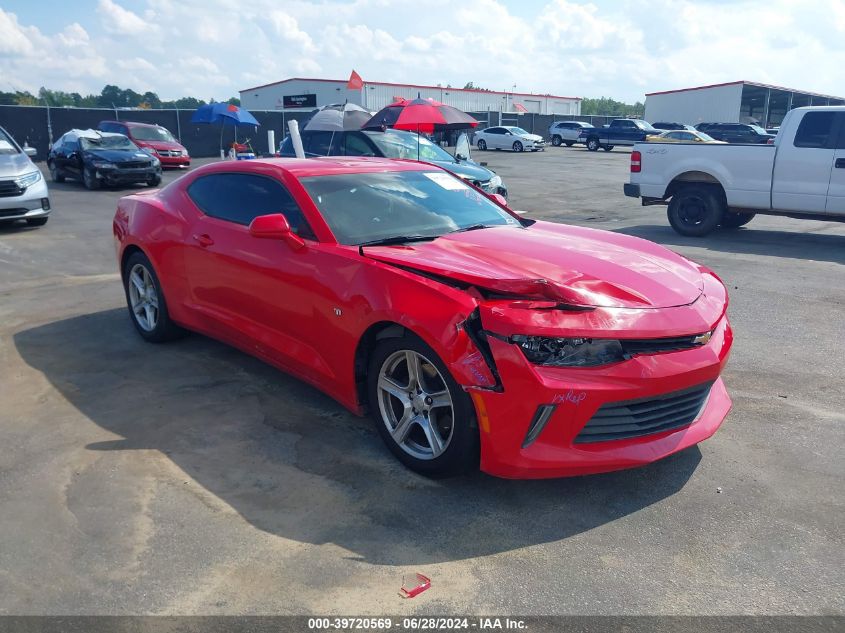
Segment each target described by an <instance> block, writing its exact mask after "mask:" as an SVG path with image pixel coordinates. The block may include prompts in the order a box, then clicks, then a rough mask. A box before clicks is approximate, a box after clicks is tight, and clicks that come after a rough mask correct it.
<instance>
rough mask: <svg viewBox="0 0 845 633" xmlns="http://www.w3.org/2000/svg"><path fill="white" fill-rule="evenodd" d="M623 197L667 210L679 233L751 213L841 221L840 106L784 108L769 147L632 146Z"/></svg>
mask: <svg viewBox="0 0 845 633" xmlns="http://www.w3.org/2000/svg"><path fill="white" fill-rule="evenodd" d="M624 192H625V195H627V196H632V197H638V198H640V199H641V200H642V203H643V205H652V204H668V205H669V209H668V213H667V214H668V217H669V222H670V224H671V225H672V227H673V228H674V229H675V230H676V231H678V232H679V233H681V234H682V235H692V236H702V235H706V234H708V233H710V232H711V231H712V230H713V229H715V228H716V227H717V226H722V227H723V228H736V227H739V226H742V225H743V224H747V223H748V222H749V221H750V220H751V219H752V218H753V217H754V215H755V214H757V213H766V214H772V215H786V216H790V217H796V218H802V219H807V218H812V219H821V220H837V221H845V106H820V107H809V108H797V109H795V110H792V111H791V112H789V113H788V114H787V116H786V118H785V119H784V121H783V124H782V126H781V130H780V133H779V134H778V136H777V138H776V139H775V143H774V145H756V144H755V145H721V144H703V143H702V144H685V143H637V144H635V145H634V150H633V152H632V153H631V178H630V182H629V183H627V184H625V186H624Z"/></svg>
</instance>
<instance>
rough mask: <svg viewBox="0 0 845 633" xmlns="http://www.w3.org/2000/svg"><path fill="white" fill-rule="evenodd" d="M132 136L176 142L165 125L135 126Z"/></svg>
mask: <svg viewBox="0 0 845 633" xmlns="http://www.w3.org/2000/svg"><path fill="white" fill-rule="evenodd" d="M132 136H133V137H135V138H136V139H138V140H139V141H167V142H169V143H175V142H176V139H175V138H173V135H172V134H171V133H170V132H169V131H168V130H166V129H165V128H163V127H133V128H132Z"/></svg>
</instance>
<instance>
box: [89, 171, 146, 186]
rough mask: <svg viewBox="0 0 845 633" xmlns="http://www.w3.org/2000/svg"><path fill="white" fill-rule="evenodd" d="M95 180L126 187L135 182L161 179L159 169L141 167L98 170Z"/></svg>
mask: <svg viewBox="0 0 845 633" xmlns="http://www.w3.org/2000/svg"><path fill="white" fill-rule="evenodd" d="M96 173H97V178H99V179H101V180H103V181H105V182H106V183H108V184H110V185H126V184H130V183H137V182H149V181H150V180H152V179H153V178H160V177H161V167H143V168H137V169H98V170H97V172H96Z"/></svg>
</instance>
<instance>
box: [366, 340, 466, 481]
mask: <svg viewBox="0 0 845 633" xmlns="http://www.w3.org/2000/svg"><path fill="white" fill-rule="evenodd" d="M402 351H411V352H415V353H416V354H419V355H421V356H423V357H424V358H425V360H427V361H429V363H430V364H431V365H433V366H434V367H435V368H436V369H437V371H438V372H439V378H437V379H436V380H438V384H440V382H441V381H442V383H445V387H446V389H448V390H449V395H450V397H451V401H452V412H453V414H452V420H451V435H450V437H449V440H448V444H447V446H446V448H445V450H443V452H442V453H441V454H440V455H439V456H437V457H434V458H429V459H421V458H418V457H414V456H413V455H411V454H410V453H409V452H407V451H406V450H405V449H404V448H403V447H402V446H401V445H400V444H399V443H397V441H396V440H395V439H394V438H393V436H392V435H391V434H390V431H389V430H388V424H389V420H386V419H385V418H384V417H383V415H382V412H381V406H380V405H381V403H380V400H379V389H378V382H379V376H380V375H381V372H382V368H383V366H384V365H385V364H386V363H387V362H388V361H389V360H390V359H391V357H394V355H395V354H397V353H401V352H402ZM409 384H410V380H409ZM367 396H368V398H369V401H368V402H369V409H370V414H371V416H372V418H373V422H374V423H375V425H376V430H377V431H378V434H379V435H380V436H381V438H382V440H383V441H384V443H385V444H386V445H387V448H388V449H389V450H390V452H391V453H393V455H394V456H395V457H396V458H397V459H398V460H399V461H400V462H402V463H403V464H404V465H405V466H407V467H408V468H410V469H411V470H413V471H415V472H417V473H419V474H421V475H425V476H426V477H433V478H440V477H449V476H453V475H458V474H461V473H465V472H467V471H470V470H473V469H477V468H478V464H479V438H478V425H477V424H476V422H475V409H474V407H473V405H472V400H471V399H470V397H469V395H468V394H467V393H466V392H465V391H464V390H463V389H461V387H460V385H458V383H457V382H456V381H455V379H454V378H453V377H452V374H451V373H449V370H448V369H447V367H446V365H445V364H444V363H443V361H442V360H440V357H439V356H438V355H437V353H436V352H435V351H434V350H433V349H431V347H429V346H428V345H426V344H425V342H423V341H422V340H421V339H420V338H418V337H417V336H415V335H413V334H409V333H408V334H406V335H405V336H403V337H401V338H389V339H384V340H381V341H379V342H378V344H377V345H376V347H375V349H374V350H373V352H372V355H371V356H370V364H369V371H368V373H367ZM396 404H398V401H397V402H396ZM426 419H427V420H428V419H429V418H426ZM432 419H434V418H433V417H432ZM438 422H439V421H438ZM413 428H414V430H415V431H418V432H419V433H421V432H422V431H421V429H420V427H419V426H415V427H413ZM408 438H409V440H410V439H411V432H409V435H408Z"/></svg>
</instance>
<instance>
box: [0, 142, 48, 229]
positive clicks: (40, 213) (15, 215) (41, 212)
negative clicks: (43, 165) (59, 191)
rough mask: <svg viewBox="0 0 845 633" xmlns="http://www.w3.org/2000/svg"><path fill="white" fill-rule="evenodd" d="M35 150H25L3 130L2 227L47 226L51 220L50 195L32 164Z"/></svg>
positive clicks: (0, 154) (0, 172) (0, 161)
mask: <svg viewBox="0 0 845 633" xmlns="http://www.w3.org/2000/svg"><path fill="white" fill-rule="evenodd" d="M31 156H35V148H32V147H28V146H25V147H21V146H20V145H18V144H17V142H16V141H15V139H13V138H12V136H11V134H9V133H8V132H6V130H4V129H3V128H2V127H0V224H5V223H7V222H12V221H14V220H25V221H26V223H27V224H29V225H30V226H43V225H45V224H47V220H48V219H49V217H50V193H49V192H48V191H47V183H46V182H45V180H44V177H43V176H42V175H41V170H40V169H38V167H37V166H36V165H35V163H33V162H32V159H31V158H30V157H31Z"/></svg>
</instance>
